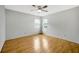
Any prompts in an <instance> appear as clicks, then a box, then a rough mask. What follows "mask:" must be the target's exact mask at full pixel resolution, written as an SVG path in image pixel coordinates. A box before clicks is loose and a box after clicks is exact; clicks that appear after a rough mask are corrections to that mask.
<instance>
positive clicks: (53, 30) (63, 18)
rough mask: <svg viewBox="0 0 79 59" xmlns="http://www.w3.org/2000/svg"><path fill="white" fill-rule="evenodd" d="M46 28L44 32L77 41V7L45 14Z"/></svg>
mask: <svg viewBox="0 0 79 59" xmlns="http://www.w3.org/2000/svg"><path fill="white" fill-rule="evenodd" d="M44 19H48V28H47V29H46V30H44V33H46V34H47V35H51V36H56V37H59V38H64V39H67V40H69V41H72V42H76V43H79V7H76V8H72V9H69V10H65V11H62V12H57V13H55V14H51V15H48V16H45V17H44Z"/></svg>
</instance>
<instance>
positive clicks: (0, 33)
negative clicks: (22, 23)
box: [0, 5, 5, 51]
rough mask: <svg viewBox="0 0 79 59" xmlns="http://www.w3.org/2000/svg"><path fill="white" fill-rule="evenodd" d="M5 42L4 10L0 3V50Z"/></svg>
mask: <svg viewBox="0 0 79 59" xmlns="http://www.w3.org/2000/svg"><path fill="white" fill-rule="evenodd" d="M4 42H5V10H4V6H1V5H0V51H1V49H2V46H3V44H4Z"/></svg>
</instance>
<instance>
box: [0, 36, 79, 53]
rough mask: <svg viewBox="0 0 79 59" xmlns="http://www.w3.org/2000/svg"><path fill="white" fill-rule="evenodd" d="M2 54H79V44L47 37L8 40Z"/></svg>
mask: <svg viewBox="0 0 79 59" xmlns="http://www.w3.org/2000/svg"><path fill="white" fill-rule="evenodd" d="M1 52H2V53H21V52H22V53H25V52H26V53H48V52H50V53H52V52H53V53H56V52H57V53H71V52H72V53H73V52H75V53H76V52H79V44H76V43H73V42H69V41H66V40H63V39H59V38H55V37H50V36H46V35H33V36H29V37H22V38H17V39H13V40H7V41H6V42H5V44H4V46H3V48H2V51H1Z"/></svg>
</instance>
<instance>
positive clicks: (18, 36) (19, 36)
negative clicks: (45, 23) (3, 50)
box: [7, 33, 39, 40]
mask: <svg viewBox="0 0 79 59" xmlns="http://www.w3.org/2000/svg"><path fill="white" fill-rule="evenodd" d="M36 34H39V33H34V34H29V35H26V34H24V35H17V36H16V37H11V38H8V39H7V40H11V39H16V38H21V37H25V36H31V35H36Z"/></svg>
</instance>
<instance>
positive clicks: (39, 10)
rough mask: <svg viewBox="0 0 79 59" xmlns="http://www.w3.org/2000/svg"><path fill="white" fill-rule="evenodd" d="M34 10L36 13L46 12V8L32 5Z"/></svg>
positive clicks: (45, 6)
mask: <svg viewBox="0 0 79 59" xmlns="http://www.w3.org/2000/svg"><path fill="white" fill-rule="evenodd" d="M32 6H33V7H34V8H36V10H37V12H42V11H43V12H48V11H47V10H45V9H46V8H47V7H48V6H47V5H44V6H42V5H41V6H39V5H32Z"/></svg>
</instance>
